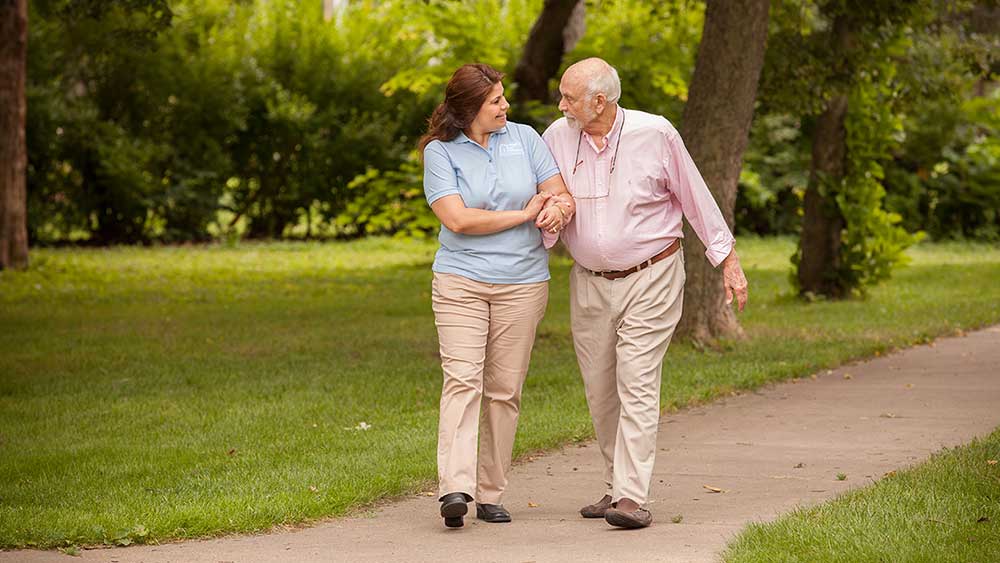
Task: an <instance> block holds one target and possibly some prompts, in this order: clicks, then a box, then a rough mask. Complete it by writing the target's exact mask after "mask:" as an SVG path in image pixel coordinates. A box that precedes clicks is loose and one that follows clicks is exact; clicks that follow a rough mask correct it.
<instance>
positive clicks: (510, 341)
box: [431, 272, 549, 504]
mask: <svg viewBox="0 0 1000 563" xmlns="http://www.w3.org/2000/svg"><path fill="white" fill-rule="evenodd" d="M431 295H432V303H433V307H434V323H435V325H437V331H438V340H439V342H440V347H441V368H442V370H443V371H444V385H443V388H442V390H441V418H440V422H439V425H438V454H437V455H438V487H439V491H438V492H439V495H438V496H439V497H441V496H444V495H446V494H449V493H465V494H467V495H469V496H470V497H473V498H474V499H475V500H476V501H477V502H480V503H483V504H500V500H501V496H502V495H503V491H504V488H505V487H506V486H507V470H508V469H509V468H510V461H511V452H512V450H513V447H514V434H515V432H516V431H517V416H518V411H519V407H520V403H521V386H522V385H523V384H524V377H525V374H527V372H528V362H529V360H530V358H531V347H532V345H533V344H534V341H535V329H536V328H537V327H538V322H539V321H540V320H541V319H542V316H543V315H544V314H545V306H546V304H547V302H548V296H549V284H548V282H540V283H529V284H491V283H482V282H478V281H474V280H471V279H469V278H466V277H463V276H459V275H455V274H441V273H436V272H435V274H434V281H433V283H432V291H431ZM477 442H478V446H479V447H478V455H477V450H476V445H477ZM477 461H478V463H477ZM477 468H478V472H477Z"/></svg>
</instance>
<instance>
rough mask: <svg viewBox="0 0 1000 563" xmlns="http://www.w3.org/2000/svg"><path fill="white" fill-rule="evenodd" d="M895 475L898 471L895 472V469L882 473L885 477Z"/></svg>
mask: <svg viewBox="0 0 1000 563" xmlns="http://www.w3.org/2000/svg"><path fill="white" fill-rule="evenodd" d="M895 475H896V472H895V471H887V472H886V473H885V474H884V475H882V476H883V477H894V476H895Z"/></svg>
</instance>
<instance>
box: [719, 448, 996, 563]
mask: <svg viewBox="0 0 1000 563" xmlns="http://www.w3.org/2000/svg"><path fill="white" fill-rule="evenodd" d="M998 460H1000V428H998V429H996V430H994V431H993V432H992V433H991V434H989V435H987V436H984V437H981V438H977V439H974V440H973V441H972V442H971V443H969V444H967V445H964V446H959V447H956V448H951V449H948V448H945V449H944V450H942V451H940V452H937V453H935V454H934V455H932V456H931V458H930V459H928V460H926V461H924V462H922V463H919V464H917V465H915V466H913V467H910V468H907V469H904V470H900V471H891V472H889V473H888V474H886V475H885V476H884V477H883V478H882V479H880V480H879V481H878V482H876V483H874V484H872V485H869V486H867V487H863V488H859V489H854V490H852V491H848V492H846V493H844V494H842V495H840V496H839V497H837V498H835V499H832V500H830V501H827V502H824V503H821V504H819V505H816V506H812V507H807V508H799V509H797V510H795V511H793V512H790V513H788V514H785V515H783V516H781V517H779V518H778V519H777V520H775V521H773V522H768V523H753V524H750V525H749V526H747V528H745V529H744V530H743V531H742V532H741V533H740V534H739V535H738V536H737V537H736V538H735V539H733V540H732V541H731V542H730V543H729V545H728V546H727V548H726V551H725V552H724V553H723V556H722V558H723V560H724V561H725V562H726V563H744V562H754V563H756V562H761V561H767V562H781V563H796V562H807V561H808V562H811V563H833V562H847V561H851V562H868V561H871V562H876V561H914V562H916V561H927V562H932V561H933V562H940V563H946V562H952V561H954V562H956V563H958V562H962V563H973V562H979V563H987V562H996V561H998V560H1000V463H998Z"/></svg>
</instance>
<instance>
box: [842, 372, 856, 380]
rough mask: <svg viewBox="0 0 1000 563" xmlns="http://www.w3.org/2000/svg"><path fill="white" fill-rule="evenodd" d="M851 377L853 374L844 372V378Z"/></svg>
mask: <svg viewBox="0 0 1000 563" xmlns="http://www.w3.org/2000/svg"><path fill="white" fill-rule="evenodd" d="M853 378H854V376H853V375H851V374H849V373H845V374H844V379H853Z"/></svg>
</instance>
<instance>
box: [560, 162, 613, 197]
mask: <svg viewBox="0 0 1000 563" xmlns="http://www.w3.org/2000/svg"><path fill="white" fill-rule="evenodd" d="M581 168H582V167H581ZM566 188H567V189H568V190H569V193H570V194H572V195H573V197H574V198H576V199H601V198H606V197H608V194H609V193H610V189H611V178H610V177H609V178H605V179H604V181H603V182H600V185H598V182H597V178H596V177H595V176H592V175H587V174H586V171H585V170H582V169H581V170H577V173H576V174H573V173H572V171H571V172H570V177H569V185H568V186H566Z"/></svg>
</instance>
